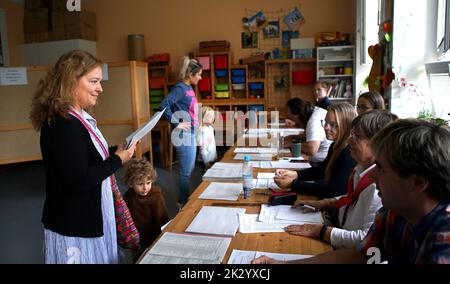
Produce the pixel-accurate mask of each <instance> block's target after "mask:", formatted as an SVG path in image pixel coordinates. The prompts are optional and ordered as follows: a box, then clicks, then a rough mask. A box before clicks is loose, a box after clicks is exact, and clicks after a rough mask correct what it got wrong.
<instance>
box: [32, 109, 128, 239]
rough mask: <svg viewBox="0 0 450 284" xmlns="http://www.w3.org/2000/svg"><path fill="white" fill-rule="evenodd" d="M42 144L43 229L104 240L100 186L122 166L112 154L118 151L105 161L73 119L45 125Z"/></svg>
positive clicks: (111, 149)
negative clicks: (43, 172) (43, 178)
mask: <svg viewBox="0 0 450 284" xmlns="http://www.w3.org/2000/svg"><path fill="white" fill-rule="evenodd" d="M40 144H41V152H42V158H43V162H44V168H45V191H46V199H45V203H44V210H43V214H42V222H43V223H44V227H45V228H46V229H49V230H51V231H53V232H56V233H58V234H60V235H64V236H73V237H85V238H92V237H101V236H103V218H102V208H101V184H102V181H103V180H104V179H106V178H107V177H109V176H110V175H111V174H113V173H114V172H115V171H116V170H117V169H119V168H120V167H121V165H122V161H121V159H120V157H119V156H117V155H114V154H112V153H114V152H115V150H116V148H117V147H111V148H110V149H109V151H110V156H109V158H108V159H106V160H105V161H103V160H102V157H101V156H100V154H99V153H98V152H97V150H96V149H95V146H94V144H93V143H92V140H91V138H90V136H89V132H88V131H87V129H86V128H85V127H84V126H83V124H82V123H81V122H80V121H79V120H78V119H76V118H75V117H72V116H71V115H69V116H68V118H67V119H65V118H62V117H60V116H56V117H55V118H54V119H53V120H52V122H51V124H50V125H49V124H48V123H47V122H46V123H44V125H43V126H42V129H41V139H40Z"/></svg>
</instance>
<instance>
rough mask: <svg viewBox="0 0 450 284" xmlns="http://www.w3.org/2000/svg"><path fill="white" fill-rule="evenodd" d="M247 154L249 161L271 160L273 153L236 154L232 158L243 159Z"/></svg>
mask: <svg viewBox="0 0 450 284" xmlns="http://www.w3.org/2000/svg"><path fill="white" fill-rule="evenodd" d="M247 155H248V156H249V157H250V161H272V158H273V156H274V155H275V154H236V155H235V156H234V160H244V158H245V156H247Z"/></svg>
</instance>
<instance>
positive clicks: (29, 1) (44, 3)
mask: <svg viewBox="0 0 450 284" xmlns="http://www.w3.org/2000/svg"><path fill="white" fill-rule="evenodd" d="M48 6H49V1H48V0H25V10H28V11H35V10H40V9H43V8H48Z"/></svg>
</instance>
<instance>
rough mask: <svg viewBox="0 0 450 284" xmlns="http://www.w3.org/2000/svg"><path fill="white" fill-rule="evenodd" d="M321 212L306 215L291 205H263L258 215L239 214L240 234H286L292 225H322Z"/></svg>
mask: <svg viewBox="0 0 450 284" xmlns="http://www.w3.org/2000/svg"><path fill="white" fill-rule="evenodd" d="M322 223H323V218H322V214H321V213H320V212H311V213H304V212H303V211H302V210H301V209H293V208H291V206H290V205H278V206H269V205H267V204H263V205H261V211H260V213H259V215H258V214H239V232H241V233H244V234H248V233H269V232H284V228H285V227H286V226H287V225H291V224H322Z"/></svg>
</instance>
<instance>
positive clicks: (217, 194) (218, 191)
mask: <svg viewBox="0 0 450 284" xmlns="http://www.w3.org/2000/svg"><path fill="white" fill-rule="evenodd" d="M241 192H242V183H219V182H212V183H211V184H210V185H208V187H207V188H206V189H205V191H203V193H202V194H200V196H199V197H198V198H199V199H213V200H230V201H237V200H238V198H239V195H240V194H241Z"/></svg>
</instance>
